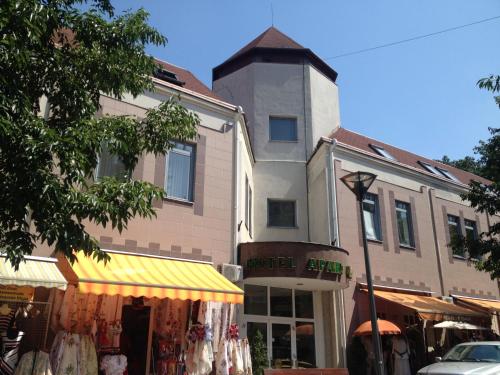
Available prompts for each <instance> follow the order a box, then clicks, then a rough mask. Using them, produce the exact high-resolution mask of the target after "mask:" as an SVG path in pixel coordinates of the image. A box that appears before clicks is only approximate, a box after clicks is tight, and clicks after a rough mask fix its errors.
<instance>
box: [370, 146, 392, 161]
mask: <svg viewBox="0 0 500 375" xmlns="http://www.w3.org/2000/svg"><path fill="white" fill-rule="evenodd" d="M370 147H371V148H373V150H374V151H375V152H376V153H377V154H379V155H380V156H383V157H384V158H386V159H390V160H396V158H395V157H394V156H392V155H391V154H389V152H388V151H387V150H386V149H385V148H383V147H380V146H375V145H370Z"/></svg>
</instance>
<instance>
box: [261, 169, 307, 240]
mask: <svg viewBox="0 0 500 375" xmlns="http://www.w3.org/2000/svg"><path fill="white" fill-rule="evenodd" d="M305 170H306V167H305V164H304V163H295V162H262V161H261V162H257V163H255V167H254V171H253V176H254V184H255V204H254V208H255V214H254V217H255V232H254V240H255V241H307V240H308V236H307V185H306V173H305ZM268 198H270V199H273V198H274V199H286V200H295V201H296V209H297V216H296V217H297V228H273V227H268V226H267V199H268Z"/></svg>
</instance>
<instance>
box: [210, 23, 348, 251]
mask: <svg viewBox="0 0 500 375" xmlns="http://www.w3.org/2000/svg"><path fill="white" fill-rule="evenodd" d="M336 79H337V72H335V70H333V69H332V68H331V67H330V66H329V65H327V64H326V63H325V62H324V61H323V60H321V59H320V58H319V57H318V56H317V55H316V54H315V53H314V52H312V51H311V50H310V49H308V48H305V47H304V46H302V45H301V44H299V43H298V42H296V41H294V40H293V39H291V38H290V37H288V36H287V35H285V34H283V33H282V32H281V31H279V30H278V29H276V28H275V27H270V28H268V29H267V30H266V31H264V32H263V33H262V34H260V35H259V36H258V37H256V38H255V39H254V40H252V41H251V42H250V43H248V44H247V45H246V46H244V47H243V48H241V49H240V50H239V51H237V52H236V53H235V54H233V55H232V56H231V57H229V58H228V59H227V60H226V61H224V62H223V63H222V64H220V65H218V66H217V67H215V68H214V69H213V91H214V92H215V93H216V94H217V95H218V96H219V97H222V98H223V99H225V100H227V101H229V102H231V103H233V104H236V105H240V106H242V107H243V109H244V111H245V114H246V118H247V121H248V132H249V135H250V140H251V143H252V148H253V151H254V155H255V159H256V161H257V163H256V165H255V167H254V179H255V183H256V189H257V190H256V191H255V194H256V200H255V204H256V207H255V214H256V215H261V217H256V219H255V223H256V226H255V238H256V240H265V241H268V240H272V241H274V240H289V241H308V240H309V238H310V235H309V229H308V218H307V199H306V197H307V179H306V162H307V160H308V159H309V157H310V156H311V154H312V152H313V150H314V146H315V145H316V144H317V142H318V140H319V139H320V138H321V137H322V136H327V135H328V134H329V133H330V132H331V131H332V130H333V129H336V128H337V127H338V126H339V125H340V115H339V105H338V90H337V85H336V83H335V81H336ZM276 171H279V173H277V172H276ZM273 198H279V199H285V200H290V201H293V202H295V208H294V209H295V211H296V220H297V222H296V223H295V226H294V228H288V229H283V228H279V229H277V228H273V227H272V226H269V225H268V226H265V225H261V226H258V225H257V223H267V222H268V220H269V218H267V217H266V215H267V212H268V207H267V205H268V204H269V203H268V201H269V200H270V199H273Z"/></svg>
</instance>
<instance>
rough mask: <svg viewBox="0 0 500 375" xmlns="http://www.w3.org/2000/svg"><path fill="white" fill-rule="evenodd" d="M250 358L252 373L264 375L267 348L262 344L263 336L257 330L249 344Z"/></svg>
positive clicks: (266, 365) (266, 364)
mask: <svg viewBox="0 0 500 375" xmlns="http://www.w3.org/2000/svg"><path fill="white" fill-rule="evenodd" d="M250 356H251V357H252V373H253V374H255V375H264V369H265V368H267V367H268V363H267V347H266V345H265V343H264V336H262V333H261V332H260V331H259V330H257V331H256V332H255V335H254V336H253V337H252V340H251V342H250Z"/></svg>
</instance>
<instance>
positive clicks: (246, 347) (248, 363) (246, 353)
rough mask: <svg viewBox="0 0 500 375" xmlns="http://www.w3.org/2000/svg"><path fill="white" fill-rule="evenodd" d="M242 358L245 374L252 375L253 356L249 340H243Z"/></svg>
mask: <svg viewBox="0 0 500 375" xmlns="http://www.w3.org/2000/svg"><path fill="white" fill-rule="evenodd" d="M241 357H242V359H243V372H244V374H245V375H252V356H251V353H250V343H249V342H248V339H247V338H244V339H243V340H241Z"/></svg>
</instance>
